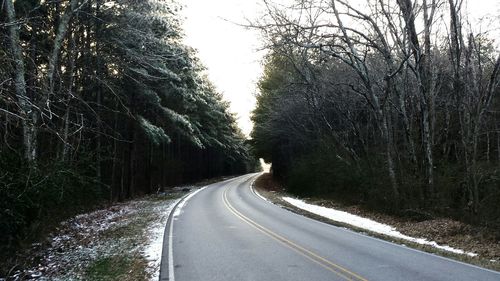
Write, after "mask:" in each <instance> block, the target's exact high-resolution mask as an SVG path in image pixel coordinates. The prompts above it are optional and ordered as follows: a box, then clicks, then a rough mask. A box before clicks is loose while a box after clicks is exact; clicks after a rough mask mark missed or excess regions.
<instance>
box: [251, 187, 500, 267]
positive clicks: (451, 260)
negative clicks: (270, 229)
mask: <svg viewBox="0 0 500 281" xmlns="http://www.w3.org/2000/svg"><path fill="white" fill-rule="evenodd" d="M252 184H253V183H252ZM251 189H252V191H254V189H253V186H252V187H251ZM256 194H258V193H256ZM259 195H260V194H259ZM259 195H257V196H259ZM260 196H262V195H260ZM260 196H259V197H260ZM266 201H268V202H269V203H271V204H272V205H274V206H276V207H278V208H280V209H282V210H284V211H286V212H289V213H291V214H294V215H296V216H299V217H303V218H306V219H308V220H311V221H314V222H317V223H320V224H324V225H326V226H328V227H332V228H335V229H337V230H341V231H346V232H350V233H353V234H355V235H358V236H361V237H365V238H369V239H372V240H376V241H379V242H383V243H386V244H390V245H393V246H397V247H400V248H403V249H407V250H410V251H413V252H417V253H421V254H426V255H429V256H433V257H437V258H440V259H443V260H447V261H450V262H455V263H459V264H463V265H466V266H470V267H473V268H476V269H481V270H485V271H488V272H492V273H496V274H500V272H498V271H495V270H492V269H489V268H484V267H480V266H477V265H475V264H470V263H466V262H462V261H459V260H455V259H451V258H448V257H443V256H440V255H438V254H435V253H429V252H426V251H422V250H418V249H414V248H412V247H408V246H403V245H400V244H398V243H395V242H391V241H387V240H384V239H381V238H377V237H373V236H370V235H367V234H362V233H359V232H356V231H354V230H352V229H349V228H347V227H340V226H336V225H333V224H329V223H326V222H322V221H319V220H315V219H313V218H310V217H307V216H304V215H301V214H298V213H295V212H292V211H290V210H288V209H285V208H283V207H282V206H280V205H277V204H275V203H273V202H271V201H269V200H266Z"/></svg>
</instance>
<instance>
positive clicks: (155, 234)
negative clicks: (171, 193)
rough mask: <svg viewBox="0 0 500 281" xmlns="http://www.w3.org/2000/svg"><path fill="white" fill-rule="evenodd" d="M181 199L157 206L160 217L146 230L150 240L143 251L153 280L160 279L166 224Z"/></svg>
mask: <svg viewBox="0 0 500 281" xmlns="http://www.w3.org/2000/svg"><path fill="white" fill-rule="evenodd" d="M179 200H180V199H177V200H175V201H173V202H172V203H170V204H168V205H167V204H165V205H163V206H160V207H159V208H157V209H158V210H157V211H158V215H159V219H158V221H156V222H155V223H154V224H152V225H151V226H150V227H149V228H148V229H147V230H146V233H147V236H148V237H149V240H148V242H147V244H146V245H145V246H144V249H143V252H142V253H143V256H144V258H145V259H146V260H147V261H148V268H147V270H148V273H149V276H150V280H151V281H153V280H155V281H156V280H158V279H159V275H160V263H161V253H162V249H163V234H164V232H165V225H166V223H167V219H168V216H169V215H170V212H171V211H172V208H173V207H174V206H175V204H177V202H179Z"/></svg>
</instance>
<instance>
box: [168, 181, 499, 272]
mask: <svg viewBox="0 0 500 281" xmlns="http://www.w3.org/2000/svg"><path fill="white" fill-rule="evenodd" d="M257 176H258V174H249V175H244V176H241V177H237V178H234V179H230V180H227V181H224V182H220V183H216V184H212V185H210V186H207V187H206V188H204V189H202V190H200V191H199V192H197V193H195V194H191V195H190V197H189V198H188V200H187V201H186V200H184V201H181V203H180V204H179V205H178V206H177V207H176V210H175V212H173V213H172V214H171V218H170V219H169V222H168V223H167V228H166V232H165V239H164V248H163V257H162V264H161V270H160V280H162V281H163V280H169V281H174V280H177V281H196V280H203V281H209V280H217V281H223V280H234V281H244V280H255V281H257V280H258V281H265V280H269V281H280V280H283V281H293V280H297V281H299V280H300V281H303V280H315V281H316V280H317V281H320V280H329V281H331V280H384V281H387V280H405V281H409V280H453V281H459V280H467V281H470V280H474V281H475V280H477V281H479V280H481V281H482V280H484V281H486V280H495V281H500V273H499V272H494V271H490V270H486V269H482V268H479V267H476V266H471V265H467V264H464V263H460V262H456V261H453V260H450V259H446V258H442V257H439V256H436V255H432V254H428V253H424V252H421V251H417V250H413V249H409V248H406V247H403V246H400V245H396V244H393V243H389V242H386V241H383V240H379V239H375V238H372V237H368V236H365V235H361V234H358V233H355V232H352V231H349V230H346V229H343V228H339V227H335V226H331V225H328V224H325V223H322V222H318V221H315V220H312V219H309V218H306V217H303V216H300V215H297V214H295V213H292V212H290V211H287V210H285V209H282V208H280V207H278V206H276V205H274V204H272V203H270V202H267V201H265V200H263V199H262V198H260V197H259V196H257V194H255V193H254V191H253V189H252V188H251V183H252V182H253V181H254V180H255V178H256V177H257Z"/></svg>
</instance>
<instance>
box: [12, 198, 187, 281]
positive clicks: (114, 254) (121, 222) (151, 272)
mask: <svg viewBox="0 0 500 281" xmlns="http://www.w3.org/2000/svg"><path fill="white" fill-rule="evenodd" d="M183 190H184V191H187V190H189V189H186V188H184V189H183ZM183 194H185V192H183V191H181V190H180V189H179V190H178V191H177V192H175V193H169V194H159V195H154V196H147V197H144V198H141V199H138V200H132V201H128V202H125V203H118V204H115V205H113V206H111V207H108V208H105V209H101V210H97V211H95V212H91V213H87V214H83V215H79V216H76V217H74V218H72V219H70V220H67V221H65V222H63V223H61V224H60V226H59V227H58V228H57V230H56V231H55V232H54V233H53V234H52V235H50V236H49V237H48V239H47V240H46V241H44V242H43V243H37V244H33V246H32V248H31V249H30V250H29V251H27V252H26V253H24V254H22V255H20V256H21V257H20V260H23V259H24V260H26V261H27V262H26V264H25V265H20V266H19V268H18V269H15V270H13V271H12V272H11V276H10V277H9V279H8V280H27V279H29V280H32V279H35V280H124V281H127V280H134V281H135V280H145V281H146V280H158V271H159V265H160V260H161V249H162V243H163V231H164V228H165V223H166V221H167V218H168V215H169V213H170V211H171V209H172V207H173V206H174V204H175V203H176V202H177V200H179V199H178V198H180V197H181V196H182V195H183ZM21 267H22V268H21Z"/></svg>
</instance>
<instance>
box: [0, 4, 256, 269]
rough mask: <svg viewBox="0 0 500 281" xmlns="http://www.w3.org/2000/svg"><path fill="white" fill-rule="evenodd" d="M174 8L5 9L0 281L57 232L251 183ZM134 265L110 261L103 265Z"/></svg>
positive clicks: (0, 37)
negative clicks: (120, 205) (124, 204)
mask: <svg viewBox="0 0 500 281" xmlns="http://www.w3.org/2000/svg"><path fill="white" fill-rule="evenodd" d="M180 9H181V4H180V3H177V2H176V1H153V0H145V1H132V0H116V1H103V0H63V1H42V0H34V1H33V0H17V1H13V0H6V1H1V2H0V124H1V126H0V136H1V141H0V233H2V235H0V251H1V252H2V253H3V258H2V259H1V262H0V276H2V275H3V274H6V273H7V272H8V271H9V270H11V269H12V268H13V267H15V265H16V260H15V257H16V253H17V252H18V251H21V250H22V249H23V248H26V247H29V246H30V245H31V243H32V242H36V241H38V240H41V239H42V240H43V239H44V237H45V236H46V235H47V234H48V233H49V232H51V231H52V230H53V229H54V227H56V226H57V225H58V224H59V222H60V221H62V220H65V219H67V218H69V217H72V216H73V215H75V214H78V213H82V212H85V211H88V210H91V209H94V208H96V207H102V206H107V205H108V204H110V203H111V202H116V201H124V200H126V199H129V198H134V197H137V196H141V195H144V194H150V193H154V192H157V191H164V190H165V189H167V188H168V187H169V186H173V185H176V184H180V183H186V182H194V181H198V180H201V179H204V178H209V177H216V176H221V175H231V174H239V173H246V172H249V171H253V170H254V169H255V167H256V165H257V161H255V160H254V158H253V157H252V156H251V155H250V153H249V149H248V145H247V143H246V140H245V137H244V135H243V134H242V133H241V132H240V130H239V129H238V128H237V126H236V123H235V117H234V116H233V114H231V113H230V112H229V109H228V104H227V102H225V101H223V99H222V96H221V94H220V93H218V92H217V90H216V89H215V87H214V86H213V85H212V84H211V82H210V81H209V80H208V79H207V77H206V76H205V73H204V67H203V66H202V65H201V64H200V62H199V61H198V59H197V57H196V51H195V50H193V49H192V48H190V47H189V46H186V45H184V44H183V43H182V38H183V31H182V29H181V25H180V23H181V18H180V16H179V11H180ZM113 262H120V263H122V262H123V263H128V262H130V260H115V259H112V258H110V259H108V260H103V261H102V264H96V265H95V270H96V271H99V270H100V268H103V267H106V266H103V265H105V264H107V263H113Z"/></svg>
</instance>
